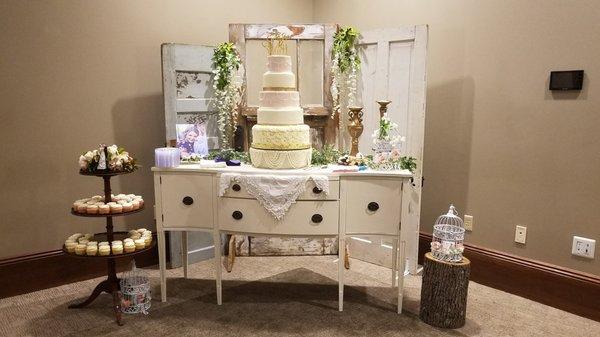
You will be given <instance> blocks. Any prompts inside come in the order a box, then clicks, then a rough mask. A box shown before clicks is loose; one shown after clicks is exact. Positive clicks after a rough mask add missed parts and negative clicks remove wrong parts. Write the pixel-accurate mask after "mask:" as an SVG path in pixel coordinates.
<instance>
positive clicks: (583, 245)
mask: <svg viewBox="0 0 600 337" xmlns="http://www.w3.org/2000/svg"><path fill="white" fill-rule="evenodd" d="M595 251H596V240H593V239H588V238H584V237H581V236H574V237H573V248H572V249H571V254H573V255H577V256H583V257H587V258H590V259H593V258H594V253H595Z"/></svg>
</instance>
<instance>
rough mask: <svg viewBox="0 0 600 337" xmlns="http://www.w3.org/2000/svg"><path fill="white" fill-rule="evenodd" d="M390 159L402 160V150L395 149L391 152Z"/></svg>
mask: <svg viewBox="0 0 600 337" xmlns="http://www.w3.org/2000/svg"><path fill="white" fill-rule="evenodd" d="M390 159H392V160H398V159H400V150H398V149H393V150H392V152H390Z"/></svg>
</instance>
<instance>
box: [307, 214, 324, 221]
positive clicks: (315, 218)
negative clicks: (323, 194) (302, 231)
mask: <svg viewBox="0 0 600 337" xmlns="http://www.w3.org/2000/svg"><path fill="white" fill-rule="evenodd" d="M310 221H312V222H314V223H321V221H323V216H322V215H321V214H313V216H312V217H310Z"/></svg>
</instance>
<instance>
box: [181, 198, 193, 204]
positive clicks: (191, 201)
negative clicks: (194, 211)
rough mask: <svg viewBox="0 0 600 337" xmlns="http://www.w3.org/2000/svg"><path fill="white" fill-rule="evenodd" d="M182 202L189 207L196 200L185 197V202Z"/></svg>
mask: <svg viewBox="0 0 600 337" xmlns="http://www.w3.org/2000/svg"><path fill="white" fill-rule="evenodd" d="M181 202H183V204H184V205H187V206H189V205H191V204H193V203H194V198H192V197H190V196H186V197H183V200H182V201H181Z"/></svg>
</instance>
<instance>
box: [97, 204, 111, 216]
mask: <svg viewBox="0 0 600 337" xmlns="http://www.w3.org/2000/svg"><path fill="white" fill-rule="evenodd" d="M98 213H99V214H108V213H110V206H108V205H106V204H102V205H100V206H98Z"/></svg>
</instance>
